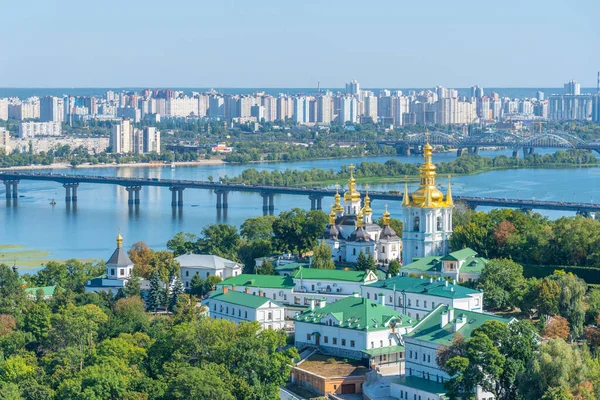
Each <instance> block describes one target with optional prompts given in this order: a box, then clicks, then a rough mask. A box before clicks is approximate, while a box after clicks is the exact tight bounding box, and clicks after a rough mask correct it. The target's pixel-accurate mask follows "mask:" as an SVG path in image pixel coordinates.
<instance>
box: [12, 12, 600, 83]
mask: <svg viewBox="0 0 600 400" xmlns="http://www.w3.org/2000/svg"><path fill="white" fill-rule="evenodd" d="M599 13H600V2H598V1H592V0H581V1H576V0H574V1H571V2H563V1H558V0H547V1H540V0H531V1H527V2H519V1H516V0H506V1H504V2H502V6H500V5H492V4H490V3H489V2H481V1H474V0H464V1H458V2H448V1H438V0H434V1H430V2H407V1H399V0H396V1H372V2H364V1H350V0H346V1H338V0H331V1H314V0H305V1H294V2H291V1H281V0H280V1H275V0H256V1H254V2H248V1H233V0H223V1H218V2H206V1H191V0H181V1H173V2H170V3H165V2H158V1H155V0H146V1H140V0H127V1H120V2H117V1H114V0H106V1H104V2H80V1H77V2H76V1H72V0H62V1H61V0H56V1H52V0H33V1H30V2H26V3H24V2H14V1H13V2H10V3H8V4H4V5H3V15H4V16H5V17H7V18H4V19H3V23H2V24H1V25H0V35H1V36H2V37H3V38H5V40H4V49H3V52H2V54H3V56H4V57H2V59H3V61H2V62H0V87H315V86H316V85H317V82H318V81H320V83H321V86H322V87H343V85H344V83H345V82H347V81H349V80H351V79H357V80H358V81H359V82H360V83H361V86H362V87H371V88H383V87H433V86H435V85H444V86H448V87H469V86H472V85H475V84H477V85H480V86H484V87H486V86H488V87H560V86H562V84H563V83H564V82H566V81H568V80H570V79H575V80H577V81H579V82H580V83H581V86H582V87H595V86H596V72H597V71H598V70H600V54H599V53H598V52H597V48H598V44H600V26H598V24H597V23H596V22H595V20H594V18H595V17H596V16H597V15H598V14H599Z"/></svg>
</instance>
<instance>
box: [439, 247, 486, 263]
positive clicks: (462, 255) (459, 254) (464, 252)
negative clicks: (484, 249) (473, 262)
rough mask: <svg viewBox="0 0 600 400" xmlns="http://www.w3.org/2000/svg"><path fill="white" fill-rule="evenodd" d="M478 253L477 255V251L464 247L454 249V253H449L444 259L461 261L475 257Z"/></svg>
mask: <svg viewBox="0 0 600 400" xmlns="http://www.w3.org/2000/svg"><path fill="white" fill-rule="evenodd" d="M476 255H477V252H476V251H475V250H473V249H470V248H468V247H465V248H464V249H461V250H457V251H453V252H452V253H449V254H448V255H446V256H445V257H443V258H442V260H454V261H459V260H465V259H467V258H469V257H474V256H476Z"/></svg>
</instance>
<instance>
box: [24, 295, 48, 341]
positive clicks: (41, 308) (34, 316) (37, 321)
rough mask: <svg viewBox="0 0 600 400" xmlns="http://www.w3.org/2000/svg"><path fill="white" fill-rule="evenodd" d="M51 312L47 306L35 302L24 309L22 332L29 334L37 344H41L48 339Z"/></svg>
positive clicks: (40, 302)
mask: <svg viewBox="0 0 600 400" xmlns="http://www.w3.org/2000/svg"><path fill="white" fill-rule="evenodd" d="M51 318H52V311H51V310H50V307H49V306H48V304H47V303H46V302H45V301H43V300H40V301H36V302H34V303H32V304H30V305H29V306H28V307H27V308H26V309H25V315H24V320H23V328H22V329H23V330H24V331H25V332H30V333H31V334H32V335H33V336H34V337H35V339H36V340H37V341H38V342H43V341H45V340H46V338H47V337H48V332H49V331H50V327H51Z"/></svg>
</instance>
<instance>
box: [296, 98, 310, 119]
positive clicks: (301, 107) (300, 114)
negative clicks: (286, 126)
mask: <svg viewBox="0 0 600 400" xmlns="http://www.w3.org/2000/svg"><path fill="white" fill-rule="evenodd" d="M307 102H310V101H309V100H308V99H307V98H306V97H296V98H294V116H293V118H294V122H295V123H297V124H300V125H303V124H306V123H307V122H309V121H310V115H309V113H307V111H308V106H307V104H306V103H307Z"/></svg>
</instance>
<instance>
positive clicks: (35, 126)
mask: <svg viewBox="0 0 600 400" xmlns="http://www.w3.org/2000/svg"><path fill="white" fill-rule="evenodd" d="M61 134H62V126H61V124H60V122H21V123H20V124H19V137H20V138H23V139H31V138H34V137H36V136H60V135H61Z"/></svg>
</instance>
